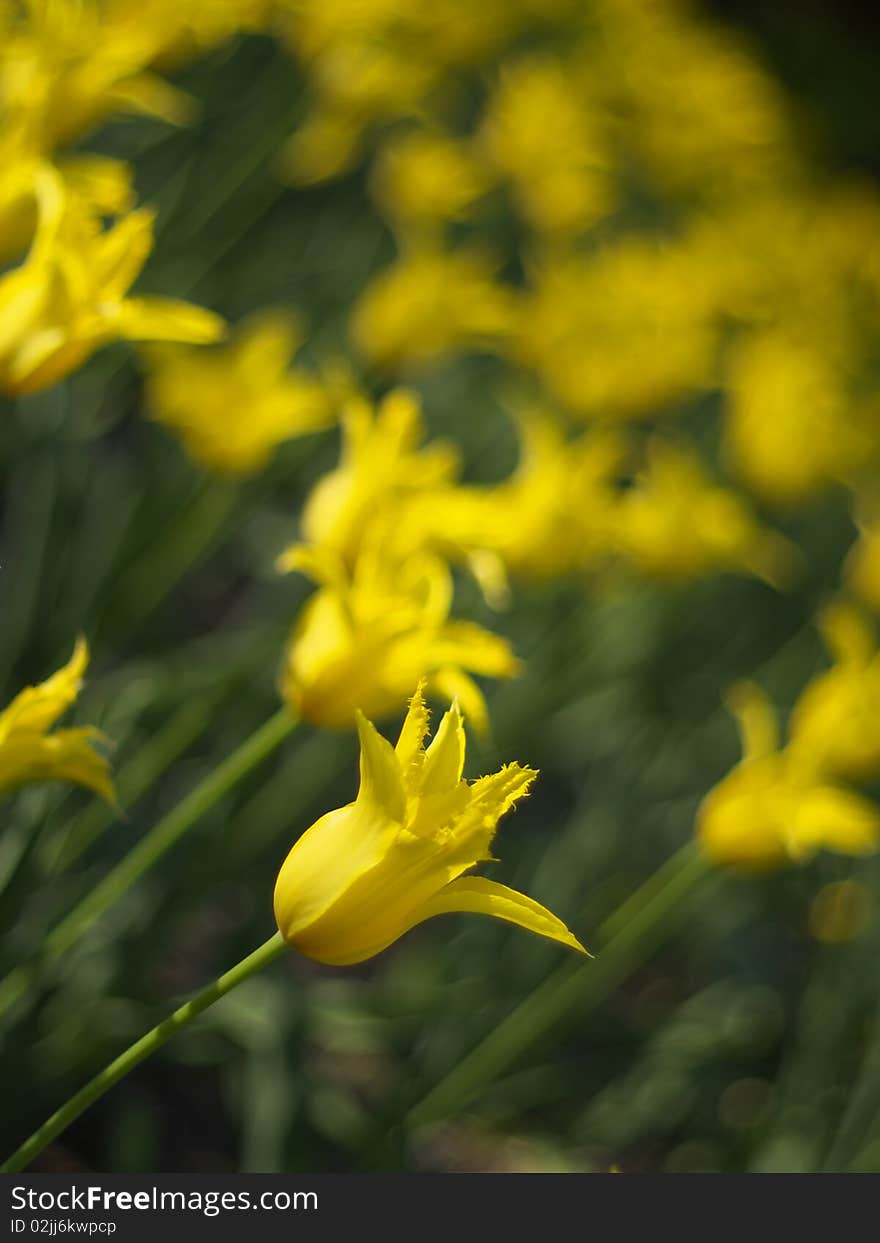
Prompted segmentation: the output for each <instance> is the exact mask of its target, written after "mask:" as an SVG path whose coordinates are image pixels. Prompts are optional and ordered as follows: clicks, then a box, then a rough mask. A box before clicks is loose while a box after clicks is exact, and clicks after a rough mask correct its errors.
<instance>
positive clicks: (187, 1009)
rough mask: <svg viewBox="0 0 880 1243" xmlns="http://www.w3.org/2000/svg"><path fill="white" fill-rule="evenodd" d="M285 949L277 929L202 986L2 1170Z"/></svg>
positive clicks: (16, 1164) (25, 1159) (6, 1169)
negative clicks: (238, 961)
mask: <svg viewBox="0 0 880 1243" xmlns="http://www.w3.org/2000/svg"><path fill="white" fill-rule="evenodd" d="M285 948H286V947H285V943H284V940H283V938H282V936H281V933H280V932H276V933H275V935H274V936H273V937H270V938H269V940H268V941H266V942H265V943H264V944H263V945H261V946H260V948H259V949H256V950H254V952H253V953H252V954H248V956H247V958H243V959H242V960H241V962H240V963H237V964H236V965H235V966H234V967H233V968H232V969H231V970H230V971H227V972H226V973H225V974H224V975H221V976H219V977H218V978H217V979H216V980H214V981H213V982H212V983H211V984H208V985H207V987H206V988H203V989H202V990H201V992H199V993H196V995H195V997H193V998H192V999H191V1000H190V1001H188V1002H186V1004H185V1005H182V1006H181V1007H180V1008H179V1009H177V1010H175V1011H174V1013H173V1014H170V1015H169V1016H168V1018H167V1019H164V1020H163V1021H162V1022H161V1023H159V1024H158V1026H157V1027H154V1028H153V1029H152V1031H149V1032H147V1034H146V1035H145V1036H142V1037H141V1038H140V1040H136V1041H135V1043H134V1044H133V1045H131V1046H130V1047H129V1048H128V1049H126V1050H125V1052H124V1053H122V1054H120V1056H119V1057H117V1058H116V1059H115V1060H114V1061H112V1062H111V1063H110V1064H109V1066H105V1067H104V1069H103V1070H102V1071H101V1072H100V1073H99V1074H97V1075H95V1077H94V1079H91V1080H90V1081H89V1082H88V1083H87V1084H86V1086H85V1087H84V1088H82V1089H81V1090H80V1091H79V1092H77V1093H76V1095H75V1096H72V1097H71V1098H70V1100H69V1101H67V1102H66V1103H65V1104H64V1105H62V1106H61V1108H60V1109H58V1110H56V1111H55V1113H54V1114H52V1116H51V1118H48V1119H47V1120H46V1121H45V1122H44V1123H43V1125H42V1126H41V1127H40V1128H39V1130H37V1131H34V1133H33V1135H32V1136H31V1137H30V1139H27V1140H25V1142H24V1143H23V1144H22V1145H21V1147H20V1148H17V1149H16V1151H15V1152H14V1153H13V1154H12V1156H11V1157H10V1158H9V1159H8V1161H6V1162H5V1164H4V1165H3V1166H0V1173H2V1174H14V1173H15V1172H16V1171H17V1170H21V1169H24V1167H25V1166H26V1165H28V1164H29V1163H30V1162H31V1161H32V1160H33V1159H34V1157H36V1156H37V1155H38V1154H39V1153H41V1152H42V1151H43V1149H44V1148H45V1147H46V1145H47V1144H49V1143H51V1142H52V1140H53V1139H55V1137H56V1136H57V1135H60V1134H61V1132H62V1131H64V1130H66V1129H67V1127H69V1126H70V1124H71V1123H72V1122H75V1121H76V1119H77V1118H78V1117H79V1116H80V1114H81V1113H83V1112H84V1111H85V1110H86V1109H88V1107H89V1106H90V1105H92V1104H94V1102H95V1101H96V1100H99V1099H100V1097H102V1096H103V1095H104V1093H105V1092H107V1091H109V1090H110V1088H112V1087H113V1085H114V1084H116V1083H118V1082H119V1080H120V1079H122V1078H123V1077H124V1076H125V1075H127V1074H128V1073H129V1071H132V1070H134V1068H135V1067H136V1066H138V1065H139V1064H140V1063H141V1062H142V1061H144V1059H145V1058H148V1057H149V1056H150V1054H151V1053H154V1052H155V1051H156V1049H158V1048H161V1046H162V1045H163V1044H165V1042H166V1040H169V1039H170V1038H171V1037H172V1036H173V1035H174V1033H175V1032H178V1031H180V1030H181V1029H182V1028H184V1027H188V1026H189V1024H190V1023H191V1022H192V1021H193V1019H195V1018H197V1017H198V1016H199V1015H200V1014H202V1013H203V1012H204V1011H205V1010H207V1009H208V1007H209V1006H212V1005H213V1004H214V1002H215V1001H219V1000H220V998H221V997H225V996H226V994H227V993H229V992H231V991H232V989H233V988H236V987H237V986H238V985H239V984H241V983H243V982H244V981H245V980H247V979H249V978H250V976H252V975H253V974H254V973H255V972H257V971H260V970H261V969H262V968H263V967H265V966H268V964H269V963H270V962H272V961H273V960H274V959H276V958H277V957H278V956H279V955H280V954H282V953H283V952H284V949H285Z"/></svg>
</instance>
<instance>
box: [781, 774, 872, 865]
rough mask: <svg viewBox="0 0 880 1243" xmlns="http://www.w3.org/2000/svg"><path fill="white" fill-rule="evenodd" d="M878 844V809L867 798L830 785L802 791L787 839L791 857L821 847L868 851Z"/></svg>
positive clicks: (843, 851) (846, 851)
mask: <svg viewBox="0 0 880 1243" xmlns="http://www.w3.org/2000/svg"><path fill="white" fill-rule="evenodd" d="M878 843H880V810H878V809H877V807H875V806H874V804H873V803H872V802H870V801H869V800H868V799H866V798H862V797H861V796H860V795H858V794H852V793H850V791H849V790H841V789H837V788H836V787H834V786H817V787H815V788H814V789H812V790H810V791H809V792H808V793H806V794H805V796H804V799H803V802H802V804H801V806H800V807H799V808H798V810H797V814H796V815H795V816H794V818H793V823H792V826H791V833H790V835H789V838H788V847H789V850H790V852H791V854H792V855H793V856H794V857H795V858H800V857H802V856H805V855H810V854H812V853H813V852H814V851H815V850H819V849H821V848H823V847H824V848H825V849H826V850H835V851H838V852H839V853H841V854H846V855H865V854H871V853H872V852H873V851H875V850H876V849H877V846H878Z"/></svg>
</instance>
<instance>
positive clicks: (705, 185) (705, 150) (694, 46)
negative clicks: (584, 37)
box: [584, 0, 797, 201]
mask: <svg viewBox="0 0 880 1243" xmlns="http://www.w3.org/2000/svg"><path fill="white" fill-rule="evenodd" d="M598 14H599V20H600V23H601V26H600V29H601V31H602V34H603V36H604V37H603V40H602V44H601V48H600V50H599V52H598V53H597V54H594V55H593V56H591V57H590V58H589V59H588V60H586V63H585V70H584V71H587V70H589V69H592V71H593V72H594V73H597V72H600V73H601V72H604V74H605V75H606V76H607V77H609V78H611V80H612V82H613V84H614V88H615V95H616V96H617V98H618V100H619V102H618V114H619V115H623V116H625V117H626V118H627V120H628V121H629V124H628V126H627V129H626V137H627V139H628V142H629V143H631V144H632V146H633V148H634V149H635V153H636V155H637V157H638V159H639V161H640V162H641V163H644V165H645V166H646V167H647V168H648V169H649V170H650V173H651V176H652V177H653V178H655V179H656V180H657V182H659V184H660V185H661V186H663V187H664V188H665V189H666V190H667V191H669V192H672V193H675V194H676V195H677V196H680V197H682V198H685V197H686V196H699V197H701V198H709V199H715V198H717V199H720V200H722V201H723V200H727V199H728V198H729V197H730V196H731V195H735V194H742V193H744V192H748V191H752V192H754V191H756V190H759V189H762V188H763V187H771V188H775V186H776V185H777V183H778V182H779V181H780V180H781V179H782V178H783V177H785V176H786V175H790V174H791V171H792V168H793V167H796V166H797V161H796V159H795V158H794V153H795V150H796V144H795V142H794V140H793V135H792V131H791V126H790V124H789V119H788V110H787V103H786V100H785V97H784V95H783V93H782V91H781V89H780V87H779V86H778V85H777V83H776V82H775V80H774V78H773V77H772V76H771V75H770V74H768V73H766V72H765V71H764V70H763V68H762V67H761V65H760V63H759V61H758V60H757V58H756V57H755V56H754V55H753V54H752V53H751V51H750V49H749V48H748V47H747V46H745V45H744V44H741V43H740V42H739V40H738V39H737V36H736V34H735V32H734V31H732V30H731V29H729V28H727V27H716V26H715V25H714V24H713V23H711V22H710V21H708V20H706V19H705V18H704V17H703V16H702V15H701V14H699V13H697V12H696V11H695V10H694V7H693V6H691V5H685V4H677V3H671V4H667V3H661V4H654V3H644V2H643V0H600V2H599V4H598Z"/></svg>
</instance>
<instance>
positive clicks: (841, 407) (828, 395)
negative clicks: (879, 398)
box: [725, 325, 872, 504]
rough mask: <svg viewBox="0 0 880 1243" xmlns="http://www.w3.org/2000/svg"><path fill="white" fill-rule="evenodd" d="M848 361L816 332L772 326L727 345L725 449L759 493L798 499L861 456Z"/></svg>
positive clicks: (863, 446) (862, 431)
mask: <svg viewBox="0 0 880 1243" xmlns="http://www.w3.org/2000/svg"><path fill="white" fill-rule="evenodd" d="M823 329H824V325H823ZM848 369H849V368H848V366H844V365H840V364H839V363H838V362H837V360H836V359H835V358H834V357H833V356H832V351H830V350H829V349H828V348H827V347H826V346H825V344H824V342H823V341H822V339H821V338H819V339H817V340H815V341H810V340H797V339H793V338H787V337H786V336H785V335H784V334H783V333H780V332H778V331H776V330H770V331H764V332H758V333H755V334H753V335H751V336H749V337H748V338H746V339H745V340H743V341H742V342H741V343H740V344H739V345H738V346H737V347H736V348H735V349H734V350H733V351H732V354H731V357H730V361H729V377H728V385H729V404H728V411H727V420H726V427H725V450H726V453H727V455H728V457H729V459H730V461H731V463H732V465H733V467H734V469H735V470H736V472H737V474H738V475H739V476H740V478H741V479H743V481H744V482H745V483H747V484H748V486H749V487H750V488H752V489H753V490H754V491H755V492H756V493H758V494H759V495H760V496H762V497H764V498H766V499H767V500H768V501H775V502H777V503H782V504H792V503H802V502H803V501H804V500H806V499H807V498H808V497H810V496H812V495H813V494H814V493H816V492H817V491H819V490H821V488H823V487H825V486H827V485H828V484H829V483H830V482H833V481H835V480H839V479H841V478H843V477H846V476H847V474H848V473H849V472H850V471H852V470H853V468H854V467H855V466H857V465H858V464H859V463H860V462H863V461H865V460H866V457H867V456H868V455H869V453H870V451H871V448H872V444H871V430H870V427H869V425H868V424H867V420H866V419H865V418H864V417H863V411H862V410H858V411H854V406H855V403H854V400H853V397H852V395H851V394H850V393H849V392H848V389H847V385H848V383H849V380H848V376H847V371H848ZM854 413H855V415H856V417H853V415H854Z"/></svg>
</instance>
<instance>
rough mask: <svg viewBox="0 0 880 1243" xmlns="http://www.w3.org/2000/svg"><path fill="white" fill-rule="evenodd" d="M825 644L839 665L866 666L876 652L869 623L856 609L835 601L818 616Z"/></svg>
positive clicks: (840, 601)
mask: <svg viewBox="0 0 880 1243" xmlns="http://www.w3.org/2000/svg"><path fill="white" fill-rule="evenodd" d="M819 629H820V630H821V632H822V638H823V639H824V640H825V644H826V646H827V648H828V650H829V652H830V653H831V655H832V656H833V657H834V659H835V660H836V661H837V663H838V664H841V665H850V666H852V665H868V664H869V663H870V661H871V658H872V657H873V655H874V654H875V652H876V646H875V642H874V634H873V631H872V628H871V626H870V624H869V623H868V621H867V619H866V618H865V616H864V614H863V613H861V612H860V611H859V610H858V609H857V608H854V607H853V606H852V605H851V604H846V603H845V602H844V601H842V600H836V601H834V603H832V604H829V605H827V606H826V607H825V608H824V609H823V610H822V612H821V613H820V615H819Z"/></svg>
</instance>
